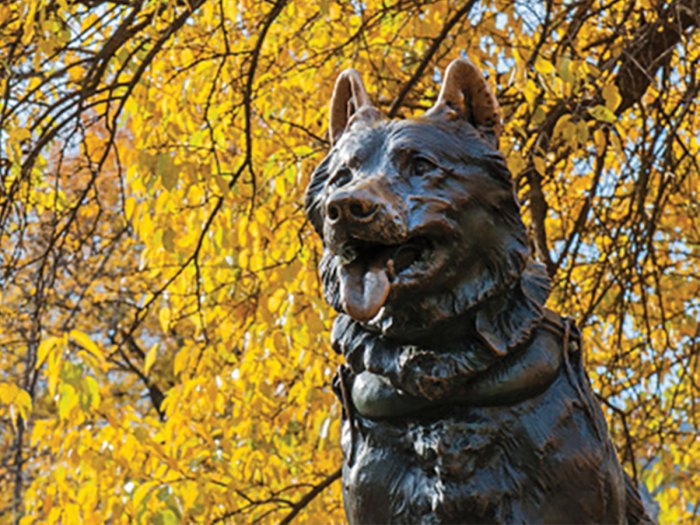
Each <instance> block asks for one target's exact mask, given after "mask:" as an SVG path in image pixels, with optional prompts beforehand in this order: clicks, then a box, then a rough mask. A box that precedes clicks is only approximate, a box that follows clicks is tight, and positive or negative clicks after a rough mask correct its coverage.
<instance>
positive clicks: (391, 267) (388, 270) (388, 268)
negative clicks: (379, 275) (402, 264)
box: [386, 259, 396, 278]
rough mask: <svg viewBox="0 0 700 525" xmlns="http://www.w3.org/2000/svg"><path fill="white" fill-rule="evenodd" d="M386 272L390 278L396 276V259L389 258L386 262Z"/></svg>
mask: <svg viewBox="0 0 700 525" xmlns="http://www.w3.org/2000/svg"><path fill="white" fill-rule="evenodd" d="M386 274H387V275H388V276H389V277H390V278H394V277H396V269H395V268H394V259H389V260H388V261H387V262H386Z"/></svg>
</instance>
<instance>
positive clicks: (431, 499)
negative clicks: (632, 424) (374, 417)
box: [343, 371, 624, 523]
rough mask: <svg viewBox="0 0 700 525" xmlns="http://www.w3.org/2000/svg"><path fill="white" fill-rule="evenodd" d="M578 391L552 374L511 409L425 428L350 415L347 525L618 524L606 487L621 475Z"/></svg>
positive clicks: (454, 412) (452, 412) (456, 414)
mask: <svg viewBox="0 0 700 525" xmlns="http://www.w3.org/2000/svg"><path fill="white" fill-rule="evenodd" d="M574 382H575V383H578V381H576V379H575V378H574ZM579 386H580V385H578V384H572V378H570V377H568V376H567V374H566V373H565V371H562V373H561V374H560V376H559V377H558V378H557V380H556V381H555V382H554V383H553V384H552V385H551V386H550V388H549V389H548V390H547V391H546V392H545V393H544V394H542V395H541V396H537V397H536V398H534V399H530V400H527V401H525V402H523V403H519V404H517V405H514V406H508V407H490V408H467V407H453V408H451V409H447V410H446V411H445V412H444V413H441V414H439V418H437V417H436V418H435V420H434V421H432V422H429V421H425V422H421V421H405V422H402V423H397V422H389V421H371V420H368V419H364V418H361V417H357V418H355V419H354V421H353V423H352V428H353V429H354V431H351V423H350V421H348V420H346V421H345V422H344V425H343V427H344V431H343V450H344V453H345V456H346V463H345V466H344V473H343V474H344V475H343V484H344V487H343V488H344V496H345V501H346V507H347V511H348V516H349V517H350V519H351V522H352V523H365V522H367V517H368V516H370V517H371V520H370V522H372V523H374V522H376V523H534V522H539V523H557V522H565V521H567V520H570V518H571V516H578V517H579V518H580V521H581V522H582V523H586V522H590V523H593V522H621V520H622V519H623V516H624V515H623V514H622V512H623V510H622V509H620V508H617V505H616V504H615V503H614V501H616V500H618V499H619V498H616V497H615V494H613V493H612V491H614V490H615V487H616V486H619V484H617V483H616V481H619V479H620V477H621V476H622V473H621V471H619V468H618V467H615V468H612V467H611V466H610V465H617V462H616V461H612V462H611V461H610V458H611V455H614V452H613V451H612V448H611V446H610V443H609V441H608V440H607V437H606V434H605V432H604V430H605V427H604V421H603V420H602V416H601V415H600V412H599V410H598V408H597V406H595V405H594V404H591V403H590V402H589V401H591V400H590V399H587V397H588V396H586V395H584V396H583V397H582V396H581V391H580V389H579ZM586 387H587V386H586ZM601 424H602V425H603V427H602V429H601V428H599V427H600V425H601ZM553 430H556V432H553ZM601 430H603V432H602V433H601ZM553 492H556V493H557V494H558V496H559V497H557V498H549V497H548V496H549V495H551V494H552V493H553ZM553 501H554V502H553ZM562 502H564V503H562ZM611 502H613V503H611ZM591 509H598V510H595V511H594V510H591ZM594 512H597V513H596V514H593V513H594ZM354 516H355V517H359V516H362V517H363V519H364V521H360V520H359V519H356V518H353V517H354Z"/></svg>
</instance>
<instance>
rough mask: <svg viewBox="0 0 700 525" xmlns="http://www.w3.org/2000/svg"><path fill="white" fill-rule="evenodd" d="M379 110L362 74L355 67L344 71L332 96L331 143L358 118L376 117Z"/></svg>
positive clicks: (336, 83)
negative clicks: (374, 104)
mask: <svg viewBox="0 0 700 525" xmlns="http://www.w3.org/2000/svg"><path fill="white" fill-rule="evenodd" d="M378 116H379V112H378V111H377V110H376V109H375V108H374V106H372V102H371V101H370V100H369V95H368V94H367V90H366V89H365V85H364V83H363V82H362V79H361V78H360V74H359V73H358V72H357V71H355V70H354V69H346V70H345V71H343V72H342V73H341V74H340V76H339V77H338V80H336V82H335V89H334V90H333V97H332V98H331V114H330V126H329V130H328V132H329V134H330V139H331V145H333V144H335V143H336V142H337V141H338V139H339V138H340V136H341V135H342V134H343V132H344V131H345V130H346V129H347V128H348V127H349V126H350V124H352V122H353V121H354V120H356V119H358V118H363V119H365V118H369V119H375V118H377V117H378Z"/></svg>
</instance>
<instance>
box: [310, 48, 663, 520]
mask: <svg viewBox="0 0 700 525" xmlns="http://www.w3.org/2000/svg"><path fill="white" fill-rule="evenodd" d="M500 126H501V122H500V109H499V107H498V103H497V101H496V98H495V96H494V94H493V92H492V90H491V88H490V86H489V85H488V83H487V82H486V80H485V79H484V77H483V75H482V74H481V72H480V71H479V70H478V69H477V68H476V67H475V66H474V65H473V64H472V63H471V62H469V61H468V60H465V59H459V60H456V61H455V62H453V63H452V64H451V65H450V67H449V68H448V69H447V72H446V74H445V80H444V83H443V86H442V90H441V92H440V95H439V97H438V100H437V102H436V104H435V106H434V107H433V108H432V109H431V110H430V111H428V112H427V113H426V114H425V115H423V116H422V117H419V118H413V119H406V120H388V119H385V118H384V117H383V116H382V115H381V114H380V112H379V111H378V110H377V109H376V108H374V107H373V106H372V105H371V102H370V97H369V96H368V94H367V92H366V90H365V88H364V85H363V83H362V80H361V78H360V76H359V74H358V73H357V72H356V71H354V70H348V71H345V72H343V73H342V74H341V75H340V77H339V79H338V81H337V84H336V90H335V93H334V95H333V99H332V103H331V122H330V135H331V142H332V144H333V147H332V149H331V151H330V153H329V154H328V156H327V157H326V158H325V159H324V160H323V162H322V163H321V164H320V166H319V167H318V168H317V169H316V170H315V172H314V174H313V177H312V180H311V183H310V185H309V188H308V190H307V200H306V208H307V212H308V215H309V218H310V219H311V222H312V223H313V225H314V227H315V228H316V231H317V232H318V233H319V235H321V237H322V238H323V245H324V255H323V260H322V262H321V268H320V271H321V274H322V278H323V283H324V288H325V296H326V299H327V300H328V302H329V303H330V304H331V305H332V306H333V307H334V308H335V309H336V310H338V311H339V312H341V314H340V315H339V317H338V318H337V320H336V323H335V326H334V329H333V335H332V344H333V348H334V349H335V350H336V351H337V352H341V353H342V354H343V355H344V356H345V358H346V361H347V365H344V366H343V367H341V370H340V371H339V373H338V375H337V376H336V378H335V381H334V388H335V390H336V392H337V393H338V396H339V398H340V400H341V402H342V404H343V408H344V411H343V437H342V448H343V452H344V457H345V461H344V467H343V494H344V499H345V507H346V512H347V516H348V519H349V520H350V522H351V523H354V524H359V523H425V524H433V523H639V522H642V523H643V522H647V521H648V522H651V520H649V518H647V517H646V515H645V513H644V509H643V506H642V504H641V501H640V498H639V495H638V493H637V491H636V489H635V488H634V487H633V485H632V483H631V482H630V480H629V479H628V478H627V477H626V476H625V474H624V472H623V470H622V468H621V466H620V463H619V461H618V458H617V456H616V454H615V450H614V447H613V445H612V443H611V441H610V438H609V436H608V432H607V427H606V424H605V420H604V418H603V415H602V413H601V411H600V408H599V406H598V403H597V402H596V400H595V398H594V396H593V394H592V392H591V389H590V386H589V381H588V378H587V376H586V374H585V372H584V369H583V363H582V357H581V345H580V338H579V333H578V331H577V329H576V327H575V325H574V324H573V322H572V321H571V320H569V319H566V318H562V317H561V316H559V315H557V314H555V313H554V312H551V311H549V310H547V309H546V308H545V307H544V303H545V301H546V300H547V296H548V294H549V280H548V278H547V275H546V273H545V271H544V269H543V267H542V266H541V265H540V264H539V263H537V262H535V261H534V260H533V259H532V258H531V256H530V250H529V243H528V238H527V232H526V229H525V226H524V224H523V222H522V220H521V217H520V211H519V205H518V203H517V199H516V197H515V195H514V191H513V183H512V178H511V175H510V173H509V171H508V169H507V167H506V163H505V161H504V159H503V156H502V155H501V153H500V152H499V151H498V149H497V148H498V136H499V134H500Z"/></svg>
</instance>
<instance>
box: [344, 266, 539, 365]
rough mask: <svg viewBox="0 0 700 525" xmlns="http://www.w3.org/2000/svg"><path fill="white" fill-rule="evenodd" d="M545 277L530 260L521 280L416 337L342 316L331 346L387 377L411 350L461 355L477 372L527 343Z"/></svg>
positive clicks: (536, 319)
mask: <svg viewBox="0 0 700 525" xmlns="http://www.w3.org/2000/svg"><path fill="white" fill-rule="evenodd" d="M548 294H549V279H548V278H547V275H546V272H545V271H544V268H543V267H542V265H540V264H539V263H535V262H534V261H530V262H529V263H528V264H527V266H526V268H525V270H524V271H523V273H522V274H521V276H520V278H519V279H517V280H516V282H515V283H514V284H512V285H511V286H510V287H509V288H508V289H506V290H503V291H502V293H499V294H495V295H493V296H492V297H490V298H489V299H487V300H485V301H484V302H483V303H480V304H478V305H475V306H474V307H473V308H471V309H469V310H467V311H466V312H464V313H463V314H462V315H460V316H458V317H453V318H451V319H449V320H446V321H443V322H441V323H440V324H439V325H437V326H435V327H434V329H433V330H431V331H430V332H429V333H428V335H427V336H425V337H421V338H419V339H415V340H410V341H407V340H401V339H399V338H394V337H387V336H385V335H382V334H381V333H378V332H377V331H375V330H373V329H372V328H371V327H368V326H366V325H363V324H362V323H359V322H357V321H354V320H352V319H351V318H350V317H349V316H347V315H344V314H341V315H340V316H339V317H338V318H337V320H336V323H335V325H334V327H333V334H332V343H333V348H334V349H335V350H336V351H337V352H339V353H342V354H343V355H345V357H346V359H347V362H348V364H349V365H350V367H351V368H352V369H353V371H355V372H356V373H359V372H361V371H363V370H370V371H373V372H375V373H380V374H383V371H386V373H384V374H383V375H387V376H390V375H392V374H395V373H396V368H397V367H398V366H400V364H398V361H400V360H401V359H402V357H401V356H402V355H406V354H407V353H415V352H432V353H436V354H447V353H452V354H454V355H458V354H463V355H464V358H465V359H464V367H465V373H467V374H470V373H476V372H479V371H481V370H485V369H486V368H488V367H490V366H491V365H492V364H493V363H494V362H495V361H497V360H498V359H500V358H501V357H502V356H504V355H507V354H508V353H509V352H511V351H513V350H514V349H516V348H518V347H519V346H521V345H523V344H525V343H527V342H528V341H529V339H530V337H531V335H532V334H533V332H534V330H535V328H536V327H537V326H538V325H539V324H540V323H541V321H542V318H543V315H544V313H543V308H544V303H545V301H546V300H547V296H548Z"/></svg>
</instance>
